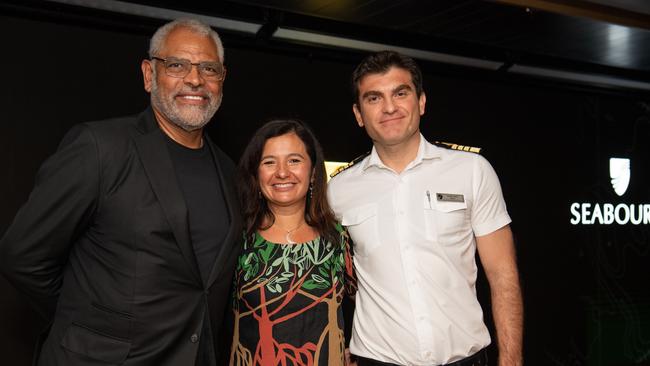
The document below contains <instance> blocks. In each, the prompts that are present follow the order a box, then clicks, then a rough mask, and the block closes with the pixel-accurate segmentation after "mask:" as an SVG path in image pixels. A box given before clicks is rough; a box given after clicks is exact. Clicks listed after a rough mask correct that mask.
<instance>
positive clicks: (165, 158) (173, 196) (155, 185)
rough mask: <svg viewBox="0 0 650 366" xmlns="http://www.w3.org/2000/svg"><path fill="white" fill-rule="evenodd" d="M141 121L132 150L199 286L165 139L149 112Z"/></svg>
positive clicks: (180, 195) (180, 196) (187, 229)
mask: <svg viewBox="0 0 650 366" xmlns="http://www.w3.org/2000/svg"><path fill="white" fill-rule="evenodd" d="M147 112H148V113H147ZM140 118H141V120H140V121H139V127H140V128H139V129H140V131H141V132H142V134H140V135H137V136H136V137H135V146H136V149H137V151H138V154H139V156H140V160H141V161H142V165H143V166H144V170H145V172H146V174H147V177H148V178H149V183H150V184H151V187H152V189H153V191H154V193H155V195H156V198H158V202H159V203H160V206H162V210H163V212H164V214H165V217H166V218H167V221H168V222H169V225H170V226H171V228H172V232H173V233H174V237H175V238H176V243H177V245H178V247H179V249H180V251H181V253H182V254H183V257H184V258H185V261H186V262H187V265H188V267H189V268H190V271H191V272H192V274H193V275H194V276H195V278H196V280H197V281H198V282H199V283H201V275H200V274H199V266H198V263H197V261H196V256H195V255H194V249H193V248H192V241H191V239H190V231H189V224H188V216H187V215H188V213H187V205H186V204H185V199H184V197H183V192H182V191H181V189H180V187H179V186H178V183H177V178H176V173H175V172H174V167H173V164H172V161H171V158H170V157H169V152H168V150H167V146H166V145H165V136H164V135H163V132H162V131H161V130H160V128H159V127H158V126H157V124H156V121H155V118H154V116H153V113H152V112H151V110H147V111H145V112H144V113H143V114H142V115H141V117H140Z"/></svg>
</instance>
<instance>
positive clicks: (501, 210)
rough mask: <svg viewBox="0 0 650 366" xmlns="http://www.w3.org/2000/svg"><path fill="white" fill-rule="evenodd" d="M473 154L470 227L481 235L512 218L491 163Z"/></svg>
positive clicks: (488, 232) (490, 231)
mask: <svg viewBox="0 0 650 366" xmlns="http://www.w3.org/2000/svg"><path fill="white" fill-rule="evenodd" d="M475 156H476V159H475V160H474V165H473V172H472V184H473V187H472V189H473V191H474V202H473V205H472V213H471V218H472V229H473V230H474V235H476V236H483V235H487V234H490V233H492V232H494V231H496V230H498V229H500V228H502V227H504V226H505V225H507V224H509V223H510V222H511V221H512V220H511V219H510V216H509V215H508V211H507V209H506V203H505V201H504V199H503V193H502V192H501V184H500V183H499V178H498V177H497V174H496V172H495V171H494V169H493V168H492V165H490V163H489V162H488V161H487V160H486V159H485V158H484V157H482V156H480V155H475Z"/></svg>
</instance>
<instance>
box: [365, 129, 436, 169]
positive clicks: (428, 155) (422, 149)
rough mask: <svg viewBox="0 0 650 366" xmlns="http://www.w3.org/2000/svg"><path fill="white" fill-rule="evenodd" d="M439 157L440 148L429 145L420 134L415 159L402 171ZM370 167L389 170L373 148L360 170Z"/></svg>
mask: <svg viewBox="0 0 650 366" xmlns="http://www.w3.org/2000/svg"><path fill="white" fill-rule="evenodd" d="M439 157H440V148H439V147H437V146H434V145H432V144H431V143H429V141H427V140H426V139H425V138H424V136H422V134H421V133H420V145H419V146H418V153H417V155H415V159H413V161H411V162H410V163H409V164H408V165H407V166H406V168H405V169H404V170H408V169H410V168H412V167H414V166H417V165H419V164H420V163H421V162H422V160H429V159H435V158H439ZM371 166H377V167H378V168H386V169H389V168H388V167H387V166H386V165H384V163H383V162H382V161H381V158H380V157H379V154H377V149H376V148H375V147H374V146H373V147H372V151H371V152H370V156H369V157H368V159H366V160H365V161H364V163H363V167H362V170H366V169H368V168H370V167H371Z"/></svg>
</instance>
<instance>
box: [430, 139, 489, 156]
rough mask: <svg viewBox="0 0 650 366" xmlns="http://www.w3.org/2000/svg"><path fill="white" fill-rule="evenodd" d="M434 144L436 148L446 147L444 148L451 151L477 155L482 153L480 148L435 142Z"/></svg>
mask: <svg viewBox="0 0 650 366" xmlns="http://www.w3.org/2000/svg"><path fill="white" fill-rule="evenodd" d="M434 144H435V145H436V146H440V147H444V148H447V149H451V150H458V151H467V152H471V153H475V154H480V153H481V148H480V147H473V146H465V145H458V144H454V143H452V142H441V141H435V142H434Z"/></svg>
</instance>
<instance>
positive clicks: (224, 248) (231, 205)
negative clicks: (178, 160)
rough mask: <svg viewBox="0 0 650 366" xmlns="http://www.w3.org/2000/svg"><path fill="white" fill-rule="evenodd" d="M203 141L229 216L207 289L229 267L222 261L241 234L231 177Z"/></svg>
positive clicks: (216, 155)
mask: <svg viewBox="0 0 650 366" xmlns="http://www.w3.org/2000/svg"><path fill="white" fill-rule="evenodd" d="M205 141H207V143H208V146H209V147H210V152H211V153H212V158H213V160H214V164H215V167H216V169H217V175H218V176H219V183H220V184H221V190H222V191H223V196H224V201H225V203H226V209H227V210H228V215H229V216H230V227H229V228H228V233H227V234H226V237H225V239H224V241H223V243H221V245H220V246H219V252H218V253H217V257H216V258H215V261H214V264H213V266H212V270H211V271H210V276H209V278H208V282H207V287H210V286H211V285H212V283H213V282H214V281H215V280H216V279H217V277H219V275H220V274H221V272H222V271H223V269H224V268H225V267H229V266H225V263H224V261H225V260H226V259H227V258H228V257H230V254H231V252H232V250H233V249H235V248H236V247H237V246H238V245H239V242H240V240H239V239H240V237H241V235H242V232H241V217H240V210H239V203H238V202H237V194H236V192H235V187H234V185H233V184H232V181H233V179H232V178H233V177H227V176H226V175H225V174H224V171H223V167H222V164H221V159H220V157H219V155H218V154H217V152H216V147H215V146H214V144H213V143H212V141H211V140H210V139H209V138H208V137H207V136H206V137H205Z"/></svg>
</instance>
